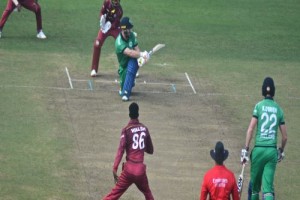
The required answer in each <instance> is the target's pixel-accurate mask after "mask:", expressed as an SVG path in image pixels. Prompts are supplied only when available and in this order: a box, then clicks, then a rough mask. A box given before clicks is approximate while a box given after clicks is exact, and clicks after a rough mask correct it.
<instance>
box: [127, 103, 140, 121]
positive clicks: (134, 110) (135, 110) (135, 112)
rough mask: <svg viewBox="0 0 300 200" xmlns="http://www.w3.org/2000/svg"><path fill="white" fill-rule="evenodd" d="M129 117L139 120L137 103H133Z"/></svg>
mask: <svg viewBox="0 0 300 200" xmlns="http://www.w3.org/2000/svg"><path fill="white" fill-rule="evenodd" d="M129 117H130V118H131V119H137V118H138V117H139V106H138V104H137V103H135V102H133V103H131V104H130V106H129Z"/></svg>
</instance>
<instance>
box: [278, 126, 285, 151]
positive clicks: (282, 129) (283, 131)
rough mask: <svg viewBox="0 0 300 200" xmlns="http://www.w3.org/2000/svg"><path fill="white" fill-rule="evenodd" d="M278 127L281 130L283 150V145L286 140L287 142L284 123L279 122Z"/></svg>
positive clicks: (283, 146) (282, 146)
mask: <svg viewBox="0 0 300 200" xmlns="http://www.w3.org/2000/svg"><path fill="white" fill-rule="evenodd" d="M279 129H280V132H281V136H282V138H281V148H282V151H283V150H284V148H285V145H286V142H287V130H286V125H285V124H281V125H280V126H279Z"/></svg>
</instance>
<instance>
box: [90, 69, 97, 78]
mask: <svg viewBox="0 0 300 200" xmlns="http://www.w3.org/2000/svg"><path fill="white" fill-rule="evenodd" d="M96 76H97V72H96V70H94V69H93V70H92V71H91V77H96Z"/></svg>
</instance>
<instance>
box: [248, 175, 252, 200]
mask: <svg viewBox="0 0 300 200" xmlns="http://www.w3.org/2000/svg"><path fill="white" fill-rule="evenodd" d="M251 194H252V182H251V180H250V181H249V184H248V200H251Z"/></svg>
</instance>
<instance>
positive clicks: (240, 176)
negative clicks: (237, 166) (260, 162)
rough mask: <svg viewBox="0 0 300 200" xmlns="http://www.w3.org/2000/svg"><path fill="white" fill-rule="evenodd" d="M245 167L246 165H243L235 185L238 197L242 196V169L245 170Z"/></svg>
mask: <svg viewBox="0 0 300 200" xmlns="http://www.w3.org/2000/svg"><path fill="white" fill-rule="evenodd" d="M245 166H246V164H245V163H243V167H242V172H241V174H240V175H239V179H238V183H237V186H238V192H239V194H240V196H241V195H242V189H243V182H244V169H245Z"/></svg>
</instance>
